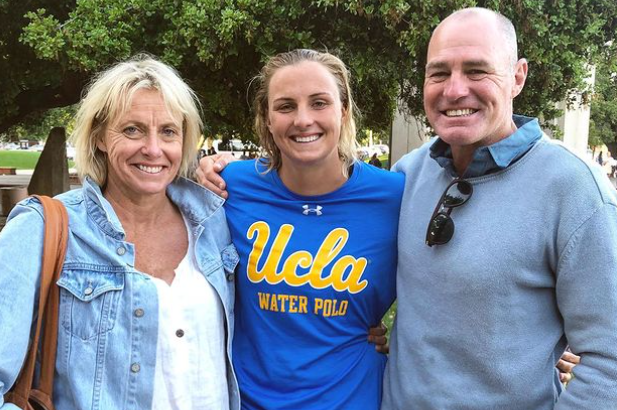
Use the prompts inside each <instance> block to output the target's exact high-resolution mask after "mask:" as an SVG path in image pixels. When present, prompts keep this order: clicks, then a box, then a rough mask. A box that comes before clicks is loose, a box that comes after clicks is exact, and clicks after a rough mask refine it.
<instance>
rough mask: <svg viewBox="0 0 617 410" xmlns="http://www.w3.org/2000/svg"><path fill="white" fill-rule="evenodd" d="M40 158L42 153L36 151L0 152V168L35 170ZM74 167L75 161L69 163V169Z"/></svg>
mask: <svg viewBox="0 0 617 410" xmlns="http://www.w3.org/2000/svg"><path fill="white" fill-rule="evenodd" d="M40 156H41V153H40V152H34V151H0V167H13V168H16V169H34V167H35V166H36V163H37V162H38V160H39V157H40ZM73 166H74V165H73V161H69V168H72V167H73Z"/></svg>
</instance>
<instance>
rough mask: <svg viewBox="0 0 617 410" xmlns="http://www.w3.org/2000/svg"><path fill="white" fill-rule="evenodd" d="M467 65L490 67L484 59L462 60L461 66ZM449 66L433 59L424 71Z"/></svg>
mask: <svg viewBox="0 0 617 410" xmlns="http://www.w3.org/2000/svg"><path fill="white" fill-rule="evenodd" d="M469 67H491V64H490V63H489V62H488V61H486V60H466V61H463V68H469ZM449 68H450V66H449V64H448V63H446V62H445V61H434V62H430V63H428V64H427V65H426V69H425V70H426V71H429V70H447V69H449Z"/></svg>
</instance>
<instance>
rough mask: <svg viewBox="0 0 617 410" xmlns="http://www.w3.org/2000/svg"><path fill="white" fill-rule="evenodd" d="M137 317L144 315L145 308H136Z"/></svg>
mask: <svg viewBox="0 0 617 410" xmlns="http://www.w3.org/2000/svg"><path fill="white" fill-rule="evenodd" d="M134 314H135V316H136V317H142V316H143V315H144V310H143V309H135V312H134Z"/></svg>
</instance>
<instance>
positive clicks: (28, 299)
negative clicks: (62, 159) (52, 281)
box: [0, 56, 239, 410]
mask: <svg viewBox="0 0 617 410" xmlns="http://www.w3.org/2000/svg"><path fill="white" fill-rule="evenodd" d="M200 131H201V121H200V118H199V110H198V103H197V101H196V99H195V96H194V94H193V92H192V91H191V89H190V88H189V87H188V86H187V85H186V84H185V83H184V81H182V79H181V78H180V77H179V76H178V74H177V73H176V72H175V71H174V70H173V69H172V68H171V67H169V66H167V65H165V64H163V63H161V62H159V61H157V60H155V59H153V58H151V57H148V56H139V57H136V58H134V59H132V60H130V61H126V62H123V63H119V64H117V65H115V66H113V67H111V68H110V69H109V70H107V71H105V72H103V73H101V74H100V75H99V76H98V77H97V78H96V79H95V80H94V82H93V83H92V85H91V86H90V87H89V90H88V93H87V95H86V96H85V97H84V99H83V101H82V102H81V107H80V109H79V112H78V114H77V122H76V126H75V132H74V135H73V139H74V143H75V146H76V149H77V152H78V156H77V160H76V165H77V167H78V169H79V172H80V173H81V175H82V177H84V181H83V188H82V189H79V190H74V191H70V192H67V193H65V194H62V195H60V196H59V197H58V199H60V200H61V201H62V202H63V203H64V205H65V206H66V208H67V211H68V214H69V220H70V225H69V231H70V233H69V241H68V250H67V255H66V260H65V263H64V270H63V272H62V275H61V277H60V280H59V281H58V286H60V288H61V300H60V318H59V325H58V326H59V329H58V330H59V332H58V350H57V361H56V377H55V389H54V402H55V406H56V408H58V409H62V410H73V409H75V410H77V409H95V408H96V409H99V408H100V409H128V408H131V409H139V410H141V409H144V410H145V409H148V410H149V409H217V410H219V409H224V410H225V409H238V408H239V400H238V390H237V384H236V381H235V376H234V373H233V370H232V366H231V362H230V358H231V356H230V347H231V336H232V334H233V323H234V322H233V300H234V287H233V284H234V283H233V271H234V268H235V265H236V263H237V260H238V256H237V252H236V251H235V249H234V247H233V245H232V244H231V241H230V235H229V231H228V228H227V224H226V222H225V214H224V210H223V208H222V205H223V200H222V199H221V198H219V197H217V196H215V195H213V194H212V193H211V192H209V191H207V190H205V189H204V188H202V187H201V186H199V185H197V184H195V183H193V182H191V181H189V180H187V179H185V178H184V175H186V173H187V171H188V169H189V168H190V165H191V162H192V161H193V159H194V158H195V155H196V145H197V141H198V138H199V135H200ZM43 225H44V220H43V218H42V216H41V206H40V204H39V203H38V202H37V201H36V200H35V199H27V200H25V201H24V202H22V203H20V204H19V205H17V206H16V208H15V209H14V210H13V212H12V213H11V214H10V216H9V220H8V223H7V225H6V227H5V228H4V230H3V231H2V235H1V236H0V323H1V324H2V326H1V328H0V408H2V409H4V408H10V406H5V405H4V404H3V402H2V400H3V399H2V396H3V395H4V393H6V391H7V390H8V389H9V388H10V387H11V385H12V384H13V383H14V381H15V379H16V377H17V375H18V373H19V370H20V367H21V364H22V362H23V360H24V356H25V354H26V350H27V348H28V340H29V335H30V329H31V323H32V320H33V312H34V307H35V301H36V300H37V297H36V294H37V292H38V276H39V270H40V260H41V257H40V255H41V253H42V245H43Z"/></svg>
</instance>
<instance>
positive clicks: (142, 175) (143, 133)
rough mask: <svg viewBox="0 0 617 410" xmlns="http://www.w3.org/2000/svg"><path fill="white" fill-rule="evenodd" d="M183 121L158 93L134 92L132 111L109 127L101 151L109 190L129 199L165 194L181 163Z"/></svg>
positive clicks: (146, 90)
mask: <svg viewBox="0 0 617 410" xmlns="http://www.w3.org/2000/svg"><path fill="white" fill-rule="evenodd" d="M182 139H183V134H182V118H177V117H174V116H173V115H172V114H170V112H169V111H168V109H167V106H166V105H165V101H164V100H163V96H162V95H161V93H160V92H159V91H157V90H151V89H140V90H137V91H136V92H135V94H134V95H133V98H132V100H131V105H130V107H129V109H128V110H127V111H126V112H125V113H124V114H122V115H121V116H120V117H119V118H117V119H116V121H114V122H113V123H112V124H109V125H108V126H107V129H106V130H105V134H104V137H103V140H101V141H98V143H97V146H98V148H99V149H100V150H101V151H103V152H106V153H107V161H108V175H107V185H106V190H109V189H114V190H119V191H120V192H121V193H122V194H123V195H124V196H125V197H127V198H132V197H135V198H139V197H143V196H144V195H145V196H149V195H157V194H161V193H162V194H163V195H164V194H165V190H166V188H167V186H168V185H169V184H170V183H171V182H172V181H173V180H174V178H175V177H176V176H177V174H178V170H179V168H180V163H181V161H182Z"/></svg>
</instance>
